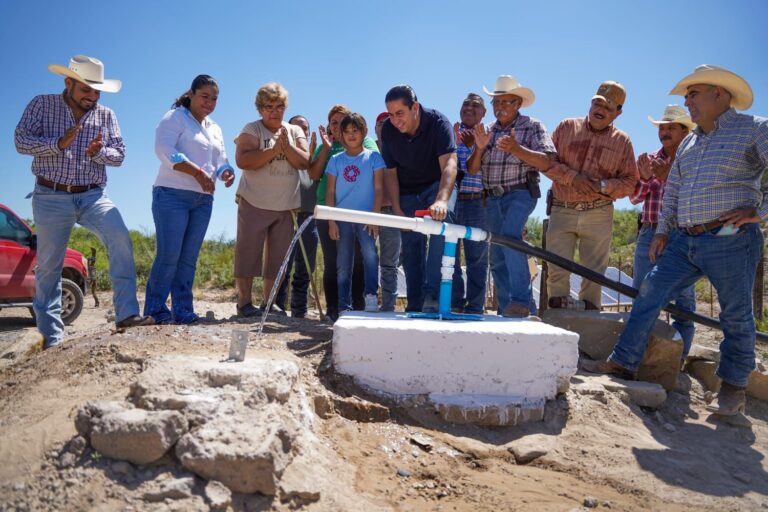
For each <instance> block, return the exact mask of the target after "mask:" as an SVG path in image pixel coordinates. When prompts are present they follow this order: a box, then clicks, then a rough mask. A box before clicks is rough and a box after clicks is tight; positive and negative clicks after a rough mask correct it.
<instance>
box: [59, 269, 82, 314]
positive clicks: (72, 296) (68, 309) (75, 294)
mask: <svg viewBox="0 0 768 512" xmlns="http://www.w3.org/2000/svg"><path fill="white" fill-rule="evenodd" d="M84 302H85V297H83V290H81V289H80V287H79V286H77V283H75V282H74V281H70V280H69V279H65V278H63V277H62V278H61V321H62V322H64V325H69V324H71V323H72V322H74V321H75V320H76V319H77V317H79V316H80V313H81V312H82V311H83V303H84Z"/></svg>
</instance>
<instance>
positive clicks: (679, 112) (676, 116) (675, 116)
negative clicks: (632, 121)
mask: <svg viewBox="0 0 768 512" xmlns="http://www.w3.org/2000/svg"><path fill="white" fill-rule="evenodd" d="M648 120H649V121H650V122H651V123H653V124H654V125H656V126H659V125H660V124H667V123H678V124H682V125H684V126H687V127H688V129H689V130H693V129H694V128H696V123H694V122H693V121H691V116H689V115H688V114H687V113H686V111H685V109H684V108H683V107H681V106H680V105H667V107H666V108H665V109H664V114H662V116H661V119H659V120H658V121H656V120H654V119H653V118H652V117H651V116H648Z"/></svg>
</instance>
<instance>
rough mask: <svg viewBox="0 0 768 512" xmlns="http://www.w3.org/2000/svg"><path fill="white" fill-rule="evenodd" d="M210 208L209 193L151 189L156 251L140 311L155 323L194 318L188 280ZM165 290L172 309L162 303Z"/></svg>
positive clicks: (198, 251) (211, 197)
mask: <svg viewBox="0 0 768 512" xmlns="http://www.w3.org/2000/svg"><path fill="white" fill-rule="evenodd" d="M212 210H213V196H212V195H210V194H203V193H202V192H193V191H191V190H181V189H177V188H169V187H154V188H153V189H152V217H153V218H154V219H155V237H156V245H157V254H156V255H155V261H154V262H153V263H152V270H150V272H149V279H148V280H147V297H146V300H145V301H144V314H145V315H150V316H151V317H152V318H154V319H155V322H157V323H168V322H171V321H173V322H176V323H179V324H188V323H191V322H194V321H196V320H197V315H196V314H195V309H194V307H193V306H192V284H193V283H194V281H195V269H196V268H197V257H198V255H199V254H200V247H202V245H203V240H204V239H205V232H206V230H207V229H208V221H210V220H211V211H212ZM169 294H170V296H171V303H172V308H173V312H171V310H169V309H168V306H166V304H165V303H166V301H167V300H168V295H169Z"/></svg>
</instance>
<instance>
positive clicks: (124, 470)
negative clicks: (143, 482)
mask: <svg viewBox="0 0 768 512" xmlns="http://www.w3.org/2000/svg"><path fill="white" fill-rule="evenodd" d="M109 467H110V468H111V469H112V472H113V473H115V474H117V475H129V474H131V473H133V466H131V464H130V463H128V462H125V461H123V460H118V461H115V462H113V463H112V464H111V465H110V466H109Z"/></svg>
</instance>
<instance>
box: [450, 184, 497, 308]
mask: <svg viewBox="0 0 768 512" xmlns="http://www.w3.org/2000/svg"><path fill="white" fill-rule="evenodd" d="M456 224H460V225H462V226H469V227H473V228H480V229H486V226H485V205H484V204H483V200H482V199H463V200H462V199H459V200H458V201H457V202H456ZM462 246H463V247H464V261H465V262H466V265H467V286H466V294H465V287H464V278H463V275H462V272H461V250H460V248H461V247H462ZM487 269H488V243H487V242H473V241H471V240H459V244H457V245H456V264H455V266H454V270H453V288H451V295H452V297H451V306H452V307H454V308H461V309H463V310H464V312H465V313H474V314H482V313H484V312H485V281H486V277H487V276H488V270H487Z"/></svg>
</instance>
